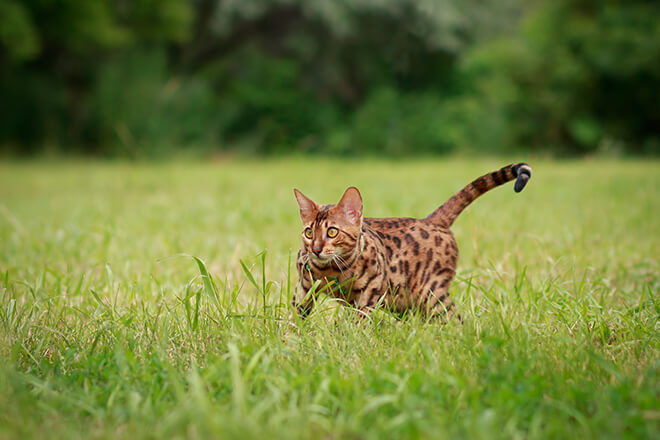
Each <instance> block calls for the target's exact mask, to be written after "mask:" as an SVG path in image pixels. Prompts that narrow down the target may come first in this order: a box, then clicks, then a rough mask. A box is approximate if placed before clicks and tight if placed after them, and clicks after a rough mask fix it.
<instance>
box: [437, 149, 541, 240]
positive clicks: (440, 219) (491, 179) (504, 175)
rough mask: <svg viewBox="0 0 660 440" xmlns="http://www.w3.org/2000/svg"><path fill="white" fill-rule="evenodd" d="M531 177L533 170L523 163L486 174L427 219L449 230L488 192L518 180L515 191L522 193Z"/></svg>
mask: <svg viewBox="0 0 660 440" xmlns="http://www.w3.org/2000/svg"><path fill="white" fill-rule="evenodd" d="M531 176H532V169H531V168H530V166H529V165H527V164H526V163H523V162H520V163H515V164H511V165H507V166H505V167H504V168H500V169H499V170H497V171H493V172H492V173H488V174H484V175H483V176H481V177H479V178H478V179H475V180H473V181H472V182H471V183H470V184H469V185H467V186H466V187H465V188H463V189H462V190H460V191H459V192H457V193H456V194H454V195H453V196H452V197H451V198H450V199H449V200H447V201H446V202H445V203H443V204H442V206H441V207H439V208H438V209H436V210H435V211H433V212H432V213H431V215H429V216H428V217H427V218H426V219H427V220H429V221H431V222H433V223H438V224H440V225H442V226H444V227H447V228H448V227H450V226H451V225H452V224H453V223H454V220H456V217H458V216H459V214H460V213H461V212H463V210H464V209H465V208H467V207H468V205H469V204H470V203H472V202H473V201H474V200H475V199H476V198H477V197H479V196H480V195H482V194H483V193H485V192H486V191H490V190H491V189H493V188H495V187H497V186H500V185H502V184H503V183H506V182H508V181H510V180H513V179H516V184H515V185H514V187H513V190H514V191H515V192H520V191H522V189H523V188H524V187H525V185H526V184H527V181H528V180H529V178H530V177H531Z"/></svg>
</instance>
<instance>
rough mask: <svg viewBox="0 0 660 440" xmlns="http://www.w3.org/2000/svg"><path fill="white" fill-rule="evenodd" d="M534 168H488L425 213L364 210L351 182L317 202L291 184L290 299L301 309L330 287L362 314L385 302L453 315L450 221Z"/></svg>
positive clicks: (454, 250)
mask: <svg viewBox="0 0 660 440" xmlns="http://www.w3.org/2000/svg"><path fill="white" fill-rule="evenodd" d="M531 174H532V169H531V168H530V167H529V166H528V165H527V164H525V163H518V164H512V165H508V166H505V167H504V168H501V169H499V170H497V171H493V172H492V173H489V174H485V175H483V176H481V177H479V178H478V179H476V180H474V181H472V182H471V183H470V184H469V185H467V186H466V187H465V188H463V189H462V190H461V191H459V192H458V193H456V194H455V195H454V196H452V197H451V198H449V200H447V201H446V202H445V203H444V204H443V205H442V206H440V207H439V208H438V209H436V210H435V211H433V212H432V213H431V214H430V215H429V216H428V217H426V218H424V219H415V218H363V216H362V197H361V195H360V192H359V191H358V190H357V188H354V187H351V188H348V189H347V190H346V192H345V193H344V195H343V197H342V198H341V200H340V201H339V203H337V204H336V205H318V204H316V203H315V202H313V201H312V200H311V199H309V198H307V197H306V196H304V195H303V194H302V193H301V192H300V191H298V190H297V189H295V190H294V193H295V195H296V199H297V200H298V205H299V206H300V216H301V219H302V221H303V234H302V246H301V248H300V250H299V251H298V258H297V270H298V276H299V286H298V289H297V292H296V294H295V296H294V299H293V306H294V307H295V309H296V310H297V311H298V313H299V314H300V316H302V317H305V316H307V315H308V314H309V313H310V312H311V310H312V307H313V305H314V299H315V296H316V294H318V293H320V292H327V293H328V294H330V295H333V296H335V297H340V298H343V299H344V300H345V301H346V303H347V304H350V305H352V306H354V307H356V308H357V309H359V310H360V311H362V312H364V314H365V315H366V314H368V313H369V312H370V311H372V310H373V309H375V308H376V307H380V306H384V307H387V308H388V309H389V310H392V311H395V312H398V313H403V312H406V311H408V310H418V311H419V312H421V313H423V314H425V315H427V316H431V317H434V316H444V317H445V318H447V319H449V318H451V317H452V316H453V315H454V312H455V307H454V303H453V301H452V300H451V298H450V297H449V294H448V291H449V283H450V282H451V280H452V278H453V277H454V274H455V272H456V262H457V259H458V247H457V246H456V240H455V239H454V235H453V234H452V232H451V231H450V230H449V228H450V227H451V225H452V224H453V223H454V221H455V220H456V218H457V217H458V215H459V214H460V213H461V212H462V211H463V210H464V209H465V208H466V207H467V206H468V205H469V204H470V203H472V202H473V201H474V200H475V199H476V198H477V197H479V196H480V195H482V194H483V193H485V192H486V191H489V190H491V189H493V188H495V187H497V186H499V185H502V184H503V183H506V182H508V181H510V180H514V179H515V180H516V183H515V186H514V189H515V191H516V192H520V191H521V190H522V189H523V187H524V186H525V184H526V183H527V180H529V178H530V177H531ZM332 229H334V230H332ZM329 231H330V232H329ZM335 232H336V234H335Z"/></svg>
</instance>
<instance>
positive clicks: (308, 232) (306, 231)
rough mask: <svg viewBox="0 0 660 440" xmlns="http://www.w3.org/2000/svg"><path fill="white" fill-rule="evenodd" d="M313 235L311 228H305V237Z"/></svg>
mask: <svg viewBox="0 0 660 440" xmlns="http://www.w3.org/2000/svg"><path fill="white" fill-rule="evenodd" d="M313 236H314V232H312V228H307V229H305V237H307V238H312V237H313Z"/></svg>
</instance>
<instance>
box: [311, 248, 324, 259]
mask: <svg viewBox="0 0 660 440" xmlns="http://www.w3.org/2000/svg"><path fill="white" fill-rule="evenodd" d="M321 251H323V248H320V247H316V246H314V247H313V248H312V252H314V255H316V256H317V257H318V256H319V255H320V254H321Z"/></svg>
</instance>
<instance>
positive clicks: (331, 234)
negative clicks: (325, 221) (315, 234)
mask: <svg viewBox="0 0 660 440" xmlns="http://www.w3.org/2000/svg"><path fill="white" fill-rule="evenodd" d="M337 234H339V230H337V228H328V237H330V238H335V237H336V236H337Z"/></svg>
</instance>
